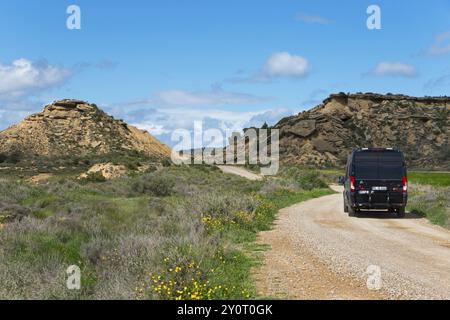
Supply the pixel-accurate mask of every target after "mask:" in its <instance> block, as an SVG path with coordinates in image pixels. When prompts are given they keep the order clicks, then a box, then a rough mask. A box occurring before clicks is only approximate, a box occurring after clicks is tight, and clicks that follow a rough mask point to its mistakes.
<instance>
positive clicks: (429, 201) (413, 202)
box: [407, 185, 450, 228]
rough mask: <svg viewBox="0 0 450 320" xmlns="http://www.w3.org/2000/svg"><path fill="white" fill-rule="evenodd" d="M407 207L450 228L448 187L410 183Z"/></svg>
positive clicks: (449, 193)
mask: <svg viewBox="0 0 450 320" xmlns="http://www.w3.org/2000/svg"><path fill="white" fill-rule="evenodd" d="M407 209H408V210H409V211H410V212H412V213H414V214H417V215H419V216H422V217H425V218H427V219H428V220H430V222H432V223H434V224H437V225H440V226H442V227H446V228H450V187H440V186H432V185H411V187H410V192H409V199H408V207H407Z"/></svg>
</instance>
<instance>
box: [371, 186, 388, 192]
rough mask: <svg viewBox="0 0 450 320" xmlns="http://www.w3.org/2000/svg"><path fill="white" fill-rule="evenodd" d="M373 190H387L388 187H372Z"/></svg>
mask: <svg viewBox="0 0 450 320" xmlns="http://www.w3.org/2000/svg"><path fill="white" fill-rule="evenodd" d="M372 190H373V191H387V187H372Z"/></svg>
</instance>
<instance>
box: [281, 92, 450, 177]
mask: <svg viewBox="0 0 450 320" xmlns="http://www.w3.org/2000/svg"><path fill="white" fill-rule="evenodd" d="M274 128H277V129H280V137H281V138H280V160H281V162H282V163H285V164H286V163H291V164H301V165H312V166H342V165H343V164H344V163H345V161H346V158H347V156H348V154H349V153H350V152H351V150H352V149H353V148H356V147H397V148H400V149H401V150H403V151H404V152H405V155H406V157H407V161H408V163H409V165H410V166H411V167H415V168H418V169H450V146H449V140H450V97H423V98H416V97H409V96H404V95H379V94H373V93H366V94H344V93H340V94H333V95H331V96H330V97H329V98H327V99H326V100H325V101H324V102H323V103H322V104H320V105H319V106H317V107H315V108H314V109H311V110H309V111H305V112H302V113H300V114H298V115H296V116H293V117H288V118H284V119H282V120H281V121H280V122H279V123H278V124H276V125H275V126H274Z"/></svg>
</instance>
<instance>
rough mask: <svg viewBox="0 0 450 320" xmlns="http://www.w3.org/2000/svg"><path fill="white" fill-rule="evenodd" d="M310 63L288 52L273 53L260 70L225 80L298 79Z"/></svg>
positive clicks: (254, 81)
mask: <svg viewBox="0 0 450 320" xmlns="http://www.w3.org/2000/svg"><path fill="white" fill-rule="evenodd" d="M310 69H311V65H310V63H309V61H308V59H306V58H304V57H302V56H298V55H293V54H290V53H289V52H277V53H274V54H273V55H272V56H271V57H270V58H269V59H268V60H267V62H266V63H265V64H264V66H263V67H262V68H260V70H259V71H258V72H256V73H254V74H249V75H247V76H240V75H238V76H235V77H232V78H228V79H227V80H226V81H228V82H231V83H270V82H272V80H274V79H279V78H291V79H300V78H304V77H306V76H308V74H309V71H310Z"/></svg>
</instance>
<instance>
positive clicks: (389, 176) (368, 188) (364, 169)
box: [354, 151, 405, 207]
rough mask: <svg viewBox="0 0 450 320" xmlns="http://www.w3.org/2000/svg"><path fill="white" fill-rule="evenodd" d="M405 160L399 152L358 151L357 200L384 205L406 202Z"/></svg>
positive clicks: (358, 201) (355, 168) (355, 166)
mask: <svg viewBox="0 0 450 320" xmlns="http://www.w3.org/2000/svg"><path fill="white" fill-rule="evenodd" d="M404 171H405V169H404V161H403V157H402V155H401V153H399V152H381V151H380V152H378V151H377V152H373V151H368V152H359V153H356V154H355V159H354V173H355V193H356V194H355V200H356V203H362V204H368V205H370V206H373V207H377V206H379V207H383V206H385V205H386V204H395V203H402V202H403V189H402V179H403V176H404V174H405V172H404Z"/></svg>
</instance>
